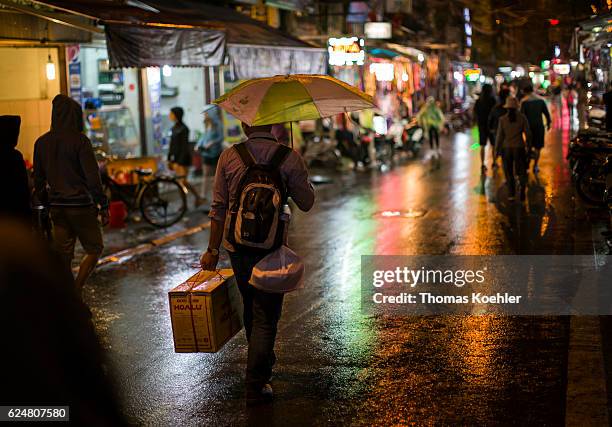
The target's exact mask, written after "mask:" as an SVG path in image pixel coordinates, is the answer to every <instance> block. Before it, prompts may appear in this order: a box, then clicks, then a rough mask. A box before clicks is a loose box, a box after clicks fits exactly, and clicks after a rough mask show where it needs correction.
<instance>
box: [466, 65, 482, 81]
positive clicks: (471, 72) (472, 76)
mask: <svg viewBox="0 0 612 427" xmlns="http://www.w3.org/2000/svg"><path fill="white" fill-rule="evenodd" d="M463 75H464V76H465V80H466V81H468V82H476V81H478V79H480V68H468V69H467V70H463Z"/></svg>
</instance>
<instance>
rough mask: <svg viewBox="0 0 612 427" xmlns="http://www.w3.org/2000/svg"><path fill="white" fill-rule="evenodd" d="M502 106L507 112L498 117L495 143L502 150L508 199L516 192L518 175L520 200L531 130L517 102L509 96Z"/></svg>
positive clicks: (523, 191)
mask: <svg viewBox="0 0 612 427" xmlns="http://www.w3.org/2000/svg"><path fill="white" fill-rule="evenodd" d="M504 107H505V108H506V110H507V113H506V114H505V115H503V116H502V117H501V118H500V119H499V126H498V128H497V138H496V141H497V144H499V146H500V148H501V150H502V153H503V154H502V158H503V161H504V174H505V175H506V182H507V184H508V193H509V194H508V199H509V200H513V199H514V196H515V194H516V178H515V177H516V176H517V175H518V177H519V183H520V197H521V202H523V201H525V190H526V187H527V156H526V148H527V147H528V146H529V144H530V141H531V132H530V131H529V123H528V122H527V118H526V117H525V116H524V115H523V114H521V113H520V112H519V111H518V108H519V102H518V100H517V99H516V98H515V97H513V96H509V97H508V98H507V99H506V103H505V104H504Z"/></svg>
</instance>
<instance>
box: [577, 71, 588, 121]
mask: <svg viewBox="0 0 612 427" xmlns="http://www.w3.org/2000/svg"><path fill="white" fill-rule="evenodd" d="M576 93H577V94H578V96H577V104H576V110H577V112H578V128H579V129H584V128H585V125H586V112H587V103H588V100H589V99H588V97H587V91H586V88H585V87H584V82H583V81H580V80H579V81H577V82H576Z"/></svg>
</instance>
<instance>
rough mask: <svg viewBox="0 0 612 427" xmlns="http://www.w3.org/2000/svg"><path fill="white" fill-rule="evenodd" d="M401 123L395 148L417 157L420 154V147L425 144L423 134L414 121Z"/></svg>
mask: <svg viewBox="0 0 612 427" xmlns="http://www.w3.org/2000/svg"><path fill="white" fill-rule="evenodd" d="M403 122H404V123H403V125H404V126H403V131H402V134H401V137H400V139H399V142H398V143H396V147H397V148H398V149H400V150H403V151H407V152H410V153H412V157H417V156H418V155H419V153H420V152H421V147H423V144H425V132H424V131H423V128H422V127H420V126H419V125H418V123H417V121H416V119H412V120H410V121H407V120H404V121H403Z"/></svg>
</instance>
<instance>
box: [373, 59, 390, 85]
mask: <svg viewBox="0 0 612 427" xmlns="http://www.w3.org/2000/svg"><path fill="white" fill-rule="evenodd" d="M370 73H372V74H374V75H375V76H376V80H378V81H379V82H391V81H393V77H394V75H395V71H394V69H393V64H391V63H390V62H373V63H371V64H370Z"/></svg>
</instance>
